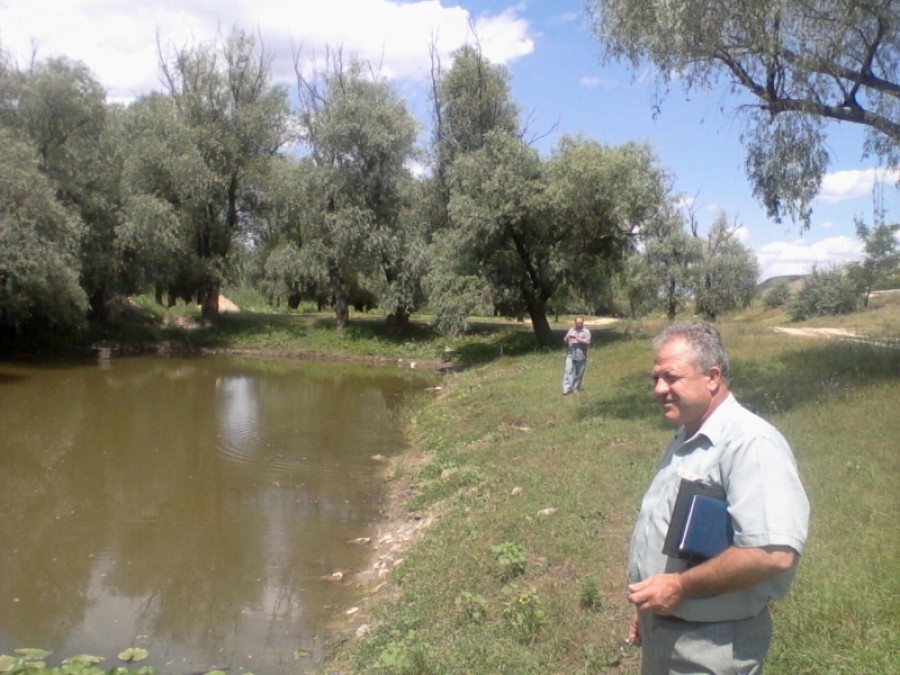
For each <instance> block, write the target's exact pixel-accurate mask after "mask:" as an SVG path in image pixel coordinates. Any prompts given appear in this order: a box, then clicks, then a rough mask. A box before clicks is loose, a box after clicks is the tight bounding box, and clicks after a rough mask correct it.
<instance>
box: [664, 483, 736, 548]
mask: <svg viewBox="0 0 900 675" xmlns="http://www.w3.org/2000/svg"><path fill="white" fill-rule="evenodd" d="M733 538H734V533H733V532H731V518H730V517H729V516H728V506H727V504H726V503H725V502H724V501H721V500H719V499H713V498H712V497H704V496H703V495H694V496H693V498H692V499H691V506H690V508H689V509H688V514H687V518H686V519H685V522H684V531H683V532H682V533H681V539H680V540H679V541H678V550H679V552H681V553H682V554H684V555H687V556H690V557H692V558H713V557H715V556H717V555H719V554H720V553H721V552H722V551H724V550H725V549H726V548H728V547H729V546H731V540H732V539H733Z"/></svg>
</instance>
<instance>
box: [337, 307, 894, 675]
mask: <svg viewBox="0 0 900 675" xmlns="http://www.w3.org/2000/svg"><path fill="white" fill-rule="evenodd" d="M867 320H868V319H867ZM646 328H647V329H648V330H646V331H645V332H644V331H641V330H640V327H639V326H635V325H630V326H628V327H625V326H621V325H620V326H617V327H616V328H614V329H606V330H597V331H595V347H594V349H593V352H592V358H591V362H590V365H589V366H588V368H589V370H588V373H587V377H586V387H587V389H586V391H585V392H583V393H581V394H580V395H578V396H574V397H567V398H563V397H561V396H560V395H559V393H558V391H559V379H560V375H561V367H562V362H561V355H560V354H556V353H554V354H540V353H529V354H522V355H512V356H509V355H508V354H509V350H507V351H506V352H505V353H506V354H507V356H504V357H501V358H498V359H496V360H495V361H493V362H491V363H489V364H487V365H485V366H483V367H478V368H473V369H470V370H468V371H466V372H464V373H461V374H456V375H453V376H450V377H449V378H448V380H447V381H446V382H445V383H444V394H443V396H441V397H440V398H439V399H437V400H436V401H434V403H433V404H430V405H428V406H427V407H425V408H424V409H420V410H418V411H415V413H414V414H412V415H411V417H410V420H409V424H410V429H411V433H412V434H413V435H414V439H413V440H414V442H415V447H416V448H417V450H419V451H421V452H424V453H427V455H428V456H429V457H430V462H429V463H427V464H426V465H425V468H424V469H422V470H421V472H420V473H418V474H417V475H415V476H411V477H410V478H412V479H413V480H414V482H415V484H416V486H417V491H416V494H417V496H416V497H415V498H414V500H413V502H412V503H411V504H410V508H417V509H428V508H434V509H437V508H439V509H440V511H441V512H442V513H443V515H442V518H441V520H440V521H439V524H438V525H436V526H435V527H434V528H433V529H432V530H431V531H430V532H429V533H428V534H427V535H426V537H425V538H424V539H423V540H422V541H421V542H420V543H419V544H417V545H416V546H415V547H414V549H413V550H412V551H411V552H410V554H409V556H408V557H407V559H406V561H405V563H404V564H403V566H402V567H401V568H399V569H398V571H397V572H396V573H395V576H394V577H393V578H392V584H394V585H395V588H396V589H397V591H398V593H397V594H396V596H395V597H394V599H393V600H391V601H389V602H388V601H384V600H378V599H376V601H375V605H376V607H375V610H374V617H373V626H374V629H373V630H372V631H371V632H370V633H369V635H368V636H367V638H366V639H364V640H362V641H360V642H359V643H358V644H356V645H354V646H353V647H352V649H351V651H350V652H349V653H343V654H341V655H340V656H339V658H338V660H337V661H336V663H335V664H333V667H332V668H330V670H333V669H334V668H335V667H338V668H341V669H342V672H347V671H353V672H373V671H381V672H397V673H400V672H403V673H470V672H479V673H481V672H485V673H487V672H491V673H493V672H498V673H501V672H502V673H550V672H556V673H576V672H605V671H607V670H612V671H614V672H621V673H630V672H637V664H638V656H637V654H636V653H635V652H634V650H631V649H628V650H622V649H621V648H620V643H621V639H622V637H623V636H624V626H625V621H626V619H627V617H628V616H629V614H630V611H631V610H630V608H629V607H628V605H627V602H626V601H625V593H624V581H623V577H624V560H625V556H626V552H627V542H628V538H629V535H630V528H631V525H632V522H633V518H634V516H635V511H636V508H637V505H638V502H639V499H640V495H641V494H642V493H643V490H644V489H645V487H646V485H647V484H648V481H649V479H650V476H651V474H652V472H653V470H654V467H655V463H656V462H657V461H658V459H659V457H660V455H661V451H662V448H663V446H664V444H665V443H666V441H667V439H668V437H669V436H670V434H671V430H670V429H668V428H666V427H664V426H663V425H662V424H661V423H660V417H659V413H658V411H657V409H656V406H655V403H654V402H653V401H652V399H651V396H650V389H649V383H648V378H647V372H648V368H649V359H650V347H649V336H650V334H651V332H652V330H653V329H655V326H647V327H646ZM721 328H722V330H723V333H724V335H725V338H726V342H727V344H728V345H729V348H730V353H731V355H732V359H733V362H734V375H733V381H734V389H735V392H736V394H737V395H738V397H739V398H741V399H743V400H744V401H746V402H748V403H750V404H752V405H753V406H754V407H756V408H757V409H759V410H760V411H761V413H762V414H764V416H766V417H768V418H770V419H771V420H772V421H773V422H774V423H775V424H776V425H777V426H779V427H780V428H781V429H782V430H783V432H784V433H785V435H786V436H787V437H788V439H789V440H790V441H791V442H792V445H793V447H794V449H795V452H796V455H797V457H798V461H799V463H800V466H801V471H802V475H803V478H804V482H805V484H806V487H807V490H808V492H809V495H810V499H811V502H812V507H813V517H812V526H811V538H810V542H809V545H808V548H807V550H806V552H805V554H804V559H803V562H802V564H801V568H800V573H799V575H798V579H797V582H796V584H795V587H794V589H793V592H792V593H791V595H790V596H789V597H788V599H786V600H785V601H783V602H781V603H777V604H776V606H775V610H774V613H775V620H776V638H775V642H774V645H773V649H772V652H771V658H770V668H769V672H774V673H822V672H828V673H884V672H896V671H897V669H898V666H900V648H898V646H897V645H898V644H900V625H898V619H897V614H896V607H895V603H896V598H897V597H900V595H898V590H900V589H898V579H900V575H898V572H900V568H898V562H897V561H898V559H900V558H898V554H900V548H898V545H897V537H896V535H897V531H896V525H895V516H896V513H897V507H898V497H897V490H896V481H897V477H898V453H897V440H896V439H897V432H898V430H900V426H898V422H897V416H896V415H897V413H896V402H897V401H898V400H900V352H898V351H897V350H891V349H884V348H872V347H866V346H862V345H852V344H844V343H838V342H834V341H823V340H805V339H793V338H785V337H783V336H778V335H777V334H774V333H773V332H772V331H771V329H770V328H768V327H764V326H760V325H759V324H758V323H755V322H750V321H747V320H743V321H734V322H726V323H724V324H723V325H722V326H721ZM895 334H896V333H895ZM545 509H554V511H553V512H552V513H546V511H545ZM542 512H544V515H542ZM503 544H508V545H513V546H516V547H519V548H518V550H521V551H522V552H523V553H524V556H525V558H526V559H527V563H526V565H525V572H524V574H523V575H521V576H519V577H517V578H515V579H512V580H509V579H506V580H504V579H502V578H501V577H502V575H503V573H504V569H505V568H504V567H503V565H502V564H501V562H499V561H498V560H497V551H496V549H495V548H494V547H497V546H498V545H503ZM507 550H509V549H507ZM384 597H387V596H384ZM585 604H589V605H591V607H590V608H585V607H584V605H585ZM348 664H349V665H348Z"/></svg>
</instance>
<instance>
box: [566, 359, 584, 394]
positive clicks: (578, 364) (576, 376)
mask: <svg viewBox="0 0 900 675" xmlns="http://www.w3.org/2000/svg"><path fill="white" fill-rule="evenodd" d="M586 365H587V359H581V360H580V361H579V360H576V359H573V358H572V357H571V356H567V357H566V370H565V372H564V373H563V381H562V390H563V393H564V394H568V393H569V392H571V391H579V390H580V389H581V382H582V380H584V368H585V366H586Z"/></svg>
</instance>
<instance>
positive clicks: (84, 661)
mask: <svg viewBox="0 0 900 675" xmlns="http://www.w3.org/2000/svg"><path fill="white" fill-rule="evenodd" d="M102 660H103V658H102V657H100V656H91V655H90V654H79V655H78V656H70V657H69V658H67V659H65V660H64V661H63V662H62V664H63V665H64V666H94V665H96V664H98V663H100V662H101V661H102Z"/></svg>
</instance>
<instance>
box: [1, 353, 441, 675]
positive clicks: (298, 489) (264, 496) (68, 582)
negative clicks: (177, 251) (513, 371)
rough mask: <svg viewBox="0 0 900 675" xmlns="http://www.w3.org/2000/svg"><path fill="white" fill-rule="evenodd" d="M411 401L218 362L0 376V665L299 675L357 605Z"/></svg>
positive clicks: (358, 372)
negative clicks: (82, 657) (44, 662)
mask: <svg viewBox="0 0 900 675" xmlns="http://www.w3.org/2000/svg"><path fill="white" fill-rule="evenodd" d="M429 384H430V382H429V381H428V380H427V379H423V378H422V377H421V375H419V376H418V377H413V376H411V375H410V374H409V373H407V372H405V371H400V370H398V369H385V368H374V367H361V366H351V365H335V364H330V363H313V362H303V361H284V360H263V359H258V360H247V359H244V360H234V359H229V358H224V357H205V358H195V359H183V358H169V359H166V358H151V357H146V358H145V357H135V358H120V359H112V360H101V361H95V362H89V363H80V364H53V365H47V364H43V365H21V364H14V365H13V364H3V363H0V475H2V476H3V489H2V491H0V541H2V546H3V552H2V555H0V653H6V654H11V653H12V650H13V649H16V648H22V647H40V648H44V649H49V650H52V651H53V652H54V656H53V657H50V659H48V662H49V663H51V664H55V663H58V660H57V659H61V658H64V657H67V656H74V655H76V654H92V655H96V656H101V657H104V661H103V664H102V665H103V667H104V668H111V667H114V666H115V665H119V662H118V660H117V658H116V655H117V654H118V653H119V652H121V651H123V650H125V649H126V648H128V647H140V648H143V649H146V650H148V651H149V653H150V658H149V659H147V660H146V661H143V662H142V663H141V665H152V666H154V667H156V668H157V669H158V672H160V673H172V674H178V673H203V672H206V671H207V670H210V669H212V668H222V669H229V670H231V671H232V672H242V671H253V672H255V673H256V674H257V675H264V674H270V673H273V674H274V673H303V672H311V671H313V670H315V668H316V667H317V666H321V662H322V659H323V657H324V656H325V653H326V650H327V645H328V641H329V639H330V637H333V635H334V630H335V629H337V628H338V627H340V626H341V624H342V621H343V620H344V619H345V616H346V612H347V611H348V610H349V609H351V608H352V607H354V605H355V604H356V603H357V602H358V601H359V600H360V598H361V596H362V595H363V594H364V593H365V592H366V591H365V589H364V587H363V586H362V584H361V583H356V582H355V578H356V576H357V575H359V576H360V578H362V575H363V573H364V572H365V571H366V570H369V569H370V567H371V563H372V559H373V557H374V552H373V544H372V543H365V539H366V538H369V539H371V538H373V537H375V536H376V533H377V528H378V525H379V518H380V515H381V512H380V508H381V507H382V506H383V500H384V498H385V481H384V477H383V470H384V464H383V458H385V457H390V456H391V455H394V454H396V453H397V452H398V451H400V450H402V447H403V443H404V440H403V435H402V430H401V429H400V428H399V423H398V419H397V411H398V410H399V409H400V408H401V406H402V405H403V404H404V401H406V400H408V397H409V396H411V395H412V394H413V393H414V392H417V391H422V390H423V389H425V388H426V387H427V386H428V385H429ZM359 540H362V541H363V543H360V541H359ZM338 578H340V579H341V580H340V581H337V579H338Z"/></svg>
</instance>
